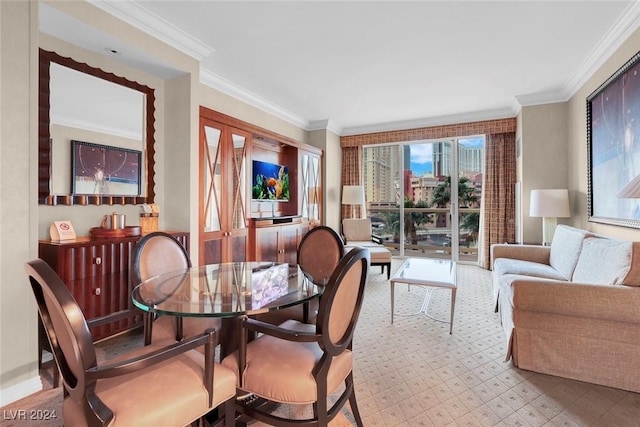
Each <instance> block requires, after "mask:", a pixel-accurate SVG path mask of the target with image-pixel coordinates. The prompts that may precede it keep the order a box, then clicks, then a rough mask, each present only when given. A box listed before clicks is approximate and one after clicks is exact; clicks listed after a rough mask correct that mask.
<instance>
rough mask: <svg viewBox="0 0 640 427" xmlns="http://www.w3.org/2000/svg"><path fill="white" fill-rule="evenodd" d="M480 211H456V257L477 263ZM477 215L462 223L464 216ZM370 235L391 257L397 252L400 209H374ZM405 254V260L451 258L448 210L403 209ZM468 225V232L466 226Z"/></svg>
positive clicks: (369, 214)
mask: <svg viewBox="0 0 640 427" xmlns="http://www.w3.org/2000/svg"><path fill="white" fill-rule="evenodd" d="M479 213H480V209H479V208H459V215H460V219H459V224H460V226H459V228H460V232H459V234H458V257H459V259H460V260H461V261H477V260H478V241H477V239H478V237H477V235H478V233H477V232H475V230H478V229H479V227H478V224H477V218H479ZM471 214H476V215H475V216H474V217H470V218H469V220H468V221H465V218H466V216H467V215H471ZM368 216H369V218H371V225H372V230H371V232H372V234H373V235H376V236H378V237H379V238H380V239H381V240H382V242H383V244H384V245H385V246H386V247H387V248H389V249H390V250H391V251H392V253H393V254H395V255H397V254H398V253H399V251H400V244H401V242H400V209H399V208H385V207H376V208H374V209H371V210H370V211H368ZM404 216H405V218H404V231H405V233H404V234H405V235H404V242H403V243H404V252H405V255H406V256H416V257H428V258H451V251H452V247H451V246H452V245H451V239H452V234H451V220H450V211H449V208H404ZM469 225H471V228H465V226H469Z"/></svg>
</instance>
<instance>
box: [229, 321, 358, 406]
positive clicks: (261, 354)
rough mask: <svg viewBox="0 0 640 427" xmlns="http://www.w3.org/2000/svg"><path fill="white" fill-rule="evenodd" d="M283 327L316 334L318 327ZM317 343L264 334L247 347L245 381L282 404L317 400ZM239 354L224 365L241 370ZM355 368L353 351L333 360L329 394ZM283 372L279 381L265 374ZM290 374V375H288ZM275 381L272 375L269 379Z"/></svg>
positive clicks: (295, 323)
mask: <svg viewBox="0 0 640 427" xmlns="http://www.w3.org/2000/svg"><path fill="white" fill-rule="evenodd" d="M280 327H282V328H286V329H290V330H296V331H301V332H315V330H316V326H315V325H309V324H305V323H300V322H298V321H295V320H287V321H286V322H284V323H282V324H281V325H280ZM322 354H323V352H322V350H321V349H320V346H318V344H317V343H300V342H292V341H286V340H283V339H279V338H275V337H272V336H269V335H262V336H260V338H258V339H256V340H255V341H252V342H251V343H250V344H249V345H248V346H247V368H246V369H245V371H244V374H243V382H244V385H245V386H246V388H247V389H250V390H251V391H252V392H254V393H255V394H257V395H258V396H260V397H263V398H266V399H269V400H273V401H276V402H280V403H295V404H309V403H314V402H315V401H316V400H317V394H316V382H315V380H314V378H313V375H312V374H311V371H312V370H313V367H314V366H315V365H316V363H317V362H318V361H319V360H320V358H321V357H322ZM237 357H238V353H237V352H235V353H233V354H231V355H229V356H227V357H226V358H225V359H224V360H223V361H222V365H223V366H226V367H227V368H229V369H233V370H235V372H237V371H238V359H237ZM352 366H353V356H352V352H351V351H350V350H346V351H344V352H343V353H342V354H341V355H339V356H338V357H336V358H334V359H333V362H332V363H331V368H329V376H328V380H327V388H328V393H329V394H331V393H333V392H334V391H335V390H336V389H337V388H338V387H339V386H340V385H341V384H342V383H343V382H344V380H345V379H346V378H347V375H349V372H351V369H352ZM275 371H277V372H280V373H282V374H283V375H280V376H279V377H278V381H269V380H265V379H264V378H265V375H264V373H265V372H275ZM285 373H286V375H284V374H285ZM268 377H269V378H272V375H269V376H268Z"/></svg>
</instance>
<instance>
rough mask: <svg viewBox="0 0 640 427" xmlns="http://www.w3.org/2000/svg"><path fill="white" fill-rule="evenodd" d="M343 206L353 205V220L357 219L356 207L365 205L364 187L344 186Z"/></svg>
mask: <svg viewBox="0 0 640 427" xmlns="http://www.w3.org/2000/svg"><path fill="white" fill-rule="evenodd" d="M342 204H343V205H351V218H355V217H356V205H360V206H362V205H363V204H364V187H363V186H362V185H344V186H343V187H342Z"/></svg>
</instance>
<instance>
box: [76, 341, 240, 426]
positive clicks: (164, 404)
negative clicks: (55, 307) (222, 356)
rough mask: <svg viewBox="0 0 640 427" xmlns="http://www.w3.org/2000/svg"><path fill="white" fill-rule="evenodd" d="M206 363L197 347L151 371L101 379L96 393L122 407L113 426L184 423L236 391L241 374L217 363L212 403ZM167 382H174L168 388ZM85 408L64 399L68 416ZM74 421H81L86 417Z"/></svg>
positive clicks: (135, 353) (143, 351) (138, 351)
mask: <svg viewBox="0 0 640 427" xmlns="http://www.w3.org/2000/svg"><path fill="white" fill-rule="evenodd" d="M174 342H175V340H174ZM159 348H162V346H159V345H155V344H152V345H148V346H144V347H140V348H138V349H136V350H133V351H131V352H128V353H126V354H125V355H123V356H121V357H116V358H114V359H112V360H109V361H106V363H105V364H110V363H115V362H118V361H121V360H125V359H128V358H132V357H136V356H139V355H143V354H146V353H148V352H150V351H154V350H157V349H159ZM203 366H204V355H203V354H202V353H201V352H199V351H197V350H191V351H188V352H186V353H183V354H181V355H179V356H176V357H174V358H171V359H169V360H166V361H164V362H161V363H158V364H157V365H154V366H153V367H152V368H149V369H145V370H141V371H136V372H133V373H131V374H128V375H124V376H121V377H114V378H105V379H100V380H98V381H97V383H96V388H95V393H96V395H97V396H98V397H99V398H100V400H102V401H103V402H104V404H105V405H106V406H108V407H109V408H118V409H117V410H116V411H114V417H113V420H112V422H111V423H110V424H109V426H110V427H116V426H142V425H147V426H154V427H161V426H167V427H175V426H178V425H182V422H183V421H184V419H185V418H190V419H191V420H193V421H195V420H197V419H198V418H200V416H201V415H202V414H203V413H205V412H206V411H207V408H210V407H216V406H217V405H219V404H220V403H222V402H224V401H226V400H228V399H230V398H232V397H233V396H234V395H235V393H236V376H235V373H234V372H232V371H231V370H230V369H227V368H225V367H224V366H221V365H220V364H218V363H216V364H214V374H213V378H214V384H215V386H214V388H213V406H209V397H208V396H209V395H208V393H207V390H206V388H205V387H204V384H203V383H202V378H203V376H204V369H203ZM167 384H170V385H171V386H170V387H167ZM196 384H198V385H199V386H200V387H201V389H202V392H201V393H198V394H194V393H193V390H194V385H196ZM81 410H82V408H81V407H80V405H78V404H76V402H75V401H73V400H72V399H70V398H67V399H65V400H64V403H63V413H65V412H66V411H70V413H69V414H67V415H71V412H74V411H81ZM187 414H188V415H189V416H188V417H186V415H187ZM65 418H67V417H65ZM68 419H75V420H79V419H82V417H69V418H68Z"/></svg>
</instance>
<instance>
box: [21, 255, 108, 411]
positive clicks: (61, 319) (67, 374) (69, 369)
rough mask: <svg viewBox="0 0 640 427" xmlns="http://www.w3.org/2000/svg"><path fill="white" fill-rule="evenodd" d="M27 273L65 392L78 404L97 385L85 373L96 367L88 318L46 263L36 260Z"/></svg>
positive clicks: (29, 266) (27, 267)
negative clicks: (87, 390)
mask: <svg viewBox="0 0 640 427" xmlns="http://www.w3.org/2000/svg"><path fill="white" fill-rule="evenodd" d="M25 270H26V272H27V275H28V276H29V282H30V284H31V289H32V290H33V294H34V296H35V299H36V302H37V304H38V312H39V313H40V319H42V324H43V325H44V328H45V331H46V333H47V338H48V339H49V344H50V345H51V350H52V353H53V357H54V359H55V362H56V364H57V365H58V367H59V369H60V373H61V374H62V380H63V382H64V385H65V390H66V391H67V392H68V393H69V395H70V396H71V397H72V398H73V399H74V400H76V401H79V400H81V399H82V398H83V397H84V396H85V390H86V389H87V387H88V386H89V385H90V383H91V382H95V380H90V381H87V380H86V378H85V371H86V370H87V369H90V368H93V367H96V366H97V359H96V351H95V347H94V345H93V338H92V337H91V333H90V332H89V327H88V326H87V322H86V320H85V317H84V315H83V314H82V310H80V307H79V306H78V304H77V303H76V300H75V299H74V298H73V295H72V294H71V292H70V291H69V289H68V288H67V287H66V286H65V284H64V283H63V282H62V279H60V277H59V276H58V275H57V274H56V272H55V271H54V270H53V269H52V268H51V267H50V266H49V265H48V264H47V263H45V262H44V261H43V260H41V259H36V260H33V261H30V262H28V263H27V264H25Z"/></svg>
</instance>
